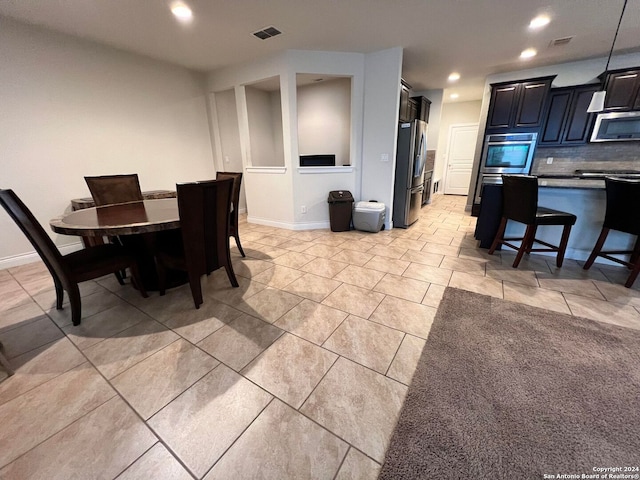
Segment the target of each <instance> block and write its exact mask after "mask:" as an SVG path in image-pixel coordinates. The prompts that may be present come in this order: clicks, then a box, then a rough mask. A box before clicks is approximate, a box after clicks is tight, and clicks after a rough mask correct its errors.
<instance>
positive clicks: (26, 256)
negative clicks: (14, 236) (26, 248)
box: [0, 242, 84, 270]
mask: <svg viewBox="0 0 640 480" xmlns="http://www.w3.org/2000/svg"><path fill="white" fill-rule="evenodd" d="M83 248H84V247H83V246H82V242H75V243H69V244H67V245H62V246H59V247H58V250H60V253H61V254H63V255H67V254H68V253H71V252H77V251H78V250H82V249H83ZM39 261H40V255H38V252H36V251H35V250H33V251H31V252H27V253H21V254H20V255H12V256H10V257H4V258H0V270H5V269H7V268H13V267H18V266H20V265H26V264H28V263H35V262H39Z"/></svg>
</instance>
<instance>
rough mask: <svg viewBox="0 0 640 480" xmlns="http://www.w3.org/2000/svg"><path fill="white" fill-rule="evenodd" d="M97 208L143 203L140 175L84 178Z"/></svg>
mask: <svg viewBox="0 0 640 480" xmlns="http://www.w3.org/2000/svg"><path fill="white" fill-rule="evenodd" d="M84 181H85V182H87V187H89V191H90V192H91V196H92V197H93V201H94V202H95V204H96V207H102V206H104V205H113V204H114V203H127V202H141V201H142V191H141V190H140V181H139V180H138V174H136V173H132V174H127V175H102V176H99V177H84Z"/></svg>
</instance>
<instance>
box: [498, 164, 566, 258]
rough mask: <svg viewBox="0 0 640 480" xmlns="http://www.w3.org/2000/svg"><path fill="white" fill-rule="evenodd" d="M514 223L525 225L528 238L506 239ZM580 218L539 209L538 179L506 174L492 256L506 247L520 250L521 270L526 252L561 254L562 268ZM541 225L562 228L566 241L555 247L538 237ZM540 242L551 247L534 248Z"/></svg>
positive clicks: (559, 256) (518, 255)
mask: <svg viewBox="0 0 640 480" xmlns="http://www.w3.org/2000/svg"><path fill="white" fill-rule="evenodd" d="M508 220H514V221H516V222H520V223H524V224H525V225H526V226H527V228H526V230H525V234H524V237H510V238H505V236H504V233H505V230H506V228H507V221H508ZM576 220H577V217H576V216H575V215H573V214H572V213H567V212H561V211H559V210H553V209H551V208H546V207H540V206H538V178H537V177H534V176H530V175H502V219H501V220H500V226H499V227H498V231H497V232H496V236H495V238H494V240H493V243H492V244H491V247H490V248H489V254H491V255H492V254H493V252H494V251H495V250H496V248H498V246H499V245H505V246H507V247H509V248H513V249H514V250H517V251H518V253H517V255H516V258H515V260H514V262H513V265H512V266H513V268H517V267H518V265H519V264H520V260H522V256H523V255H524V254H525V253H527V254H528V253H530V252H557V254H558V255H557V257H556V265H557V266H558V267H561V266H562V262H563V260H564V254H565V251H566V249H567V244H568V243H569V234H570V233H571V227H572V226H573V225H574V224H575V223H576ZM539 225H562V226H563V227H564V228H563V230H562V238H561V240H560V245H558V246H556V245H552V244H550V243H547V242H543V241H542V240H538V239H536V238H535V236H536V231H537V229H538V226H539ZM512 241H521V243H520V245H519V246H518V245H514V244H512V243H509V242H512ZM534 242H535V243H539V244H541V245H544V246H545V247H547V248H533V243H534Z"/></svg>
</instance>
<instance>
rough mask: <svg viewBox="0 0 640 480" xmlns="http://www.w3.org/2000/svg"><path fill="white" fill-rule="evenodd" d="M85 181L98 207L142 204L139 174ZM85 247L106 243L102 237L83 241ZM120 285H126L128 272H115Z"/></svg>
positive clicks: (116, 239) (110, 239)
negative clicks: (132, 203)
mask: <svg viewBox="0 0 640 480" xmlns="http://www.w3.org/2000/svg"><path fill="white" fill-rule="evenodd" d="M84 181H85V182H86V183H87V187H89V191H90V192H91V197H92V198H93V202H94V203H95V204H96V207H102V206H105V205H113V204H116V203H128V202H141V201H142V200H143V198H142V190H141V189H140V181H139V180H138V174H137V173H131V174H125V175H101V176H98V177H84ZM108 239H109V242H111V243H116V244H118V245H122V242H120V240H119V239H118V237H108ZM83 243H84V245H85V246H87V245H89V246H92V245H96V244H98V245H99V244H100V243H104V242H103V240H102V237H91V239H90V240H86V241H83ZM114 275H115V277H116V279H117V280H118V283H119V284H120V285H124V278H126V272H114Z"/></svg>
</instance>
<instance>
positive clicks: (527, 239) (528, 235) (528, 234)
mask: <svg viewBox="0 0 640 480" xmlns="http://www.w3.org/2000/svg"><path fill="white" fill-rule="evenodd" d="M535 231H536V227H535V225H527V230H526V231H525V232H524V238H523V239H522V243H521V244H520V248H519V249H518V254H517V255H516V259H515V260H514V261H513V265H511V266H512V267H513V268H518V265H520V260H522V256H523V255H524V252H525V250H526V249H527V245H529V244H531V243H533V236H534V232H535ZM529 248H531V247H529Z"/></svg>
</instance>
